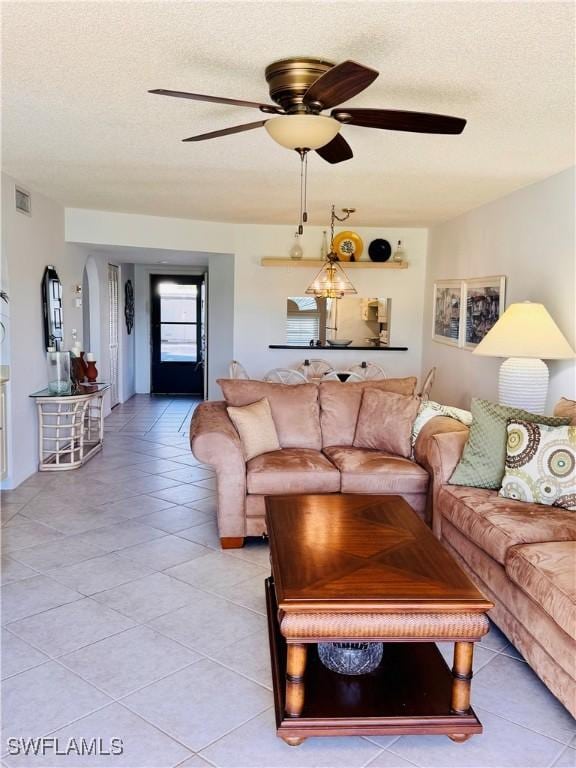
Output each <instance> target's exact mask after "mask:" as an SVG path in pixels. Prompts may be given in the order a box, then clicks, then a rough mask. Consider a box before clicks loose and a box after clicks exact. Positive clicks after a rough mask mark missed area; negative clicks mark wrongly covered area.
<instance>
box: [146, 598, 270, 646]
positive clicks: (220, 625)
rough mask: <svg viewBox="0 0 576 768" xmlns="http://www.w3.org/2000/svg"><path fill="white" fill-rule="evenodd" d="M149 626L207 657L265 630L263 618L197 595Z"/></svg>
mask: <svg viewBox="0 0 576 768" xmlns="http://www.w3.org/2000/svg"><path fill="white" fill-rule="evenodd" d="M148 623H149V625H150V626H151V627H153V628H154V629H157V630H158V631H159V632H161V633H162V634H164V635H166V636H167V637H171V638H172V639H174V640H177V641H178V642H180V643H183V644H184V645H186V646H188V647H190V648H194V649H195V650H198V651H200V653H207V654H210V653H215V652H216V651H218V650H219V649H221V648H226V647H227V646H229V645H232V644H233V643H236V642H238V641H240V640H242V639H243V638H245V637H248V636H249V635H253V634H255V633H256V632H262V633H264V632H265V630H266V619H265V618H264V617H263V616H259V615H258V614H256V613H253V612H252V611H249V610H246V609H245V608H242V607H240V606H238V605H234V604H233V603H229V602H227V601H226V600H221V599H219V598H217V597H216V596H213V595H209V594H207V593H200V592H198V593H197V594H196V596H195V599H194V600H193V601H192V602H189V603H188V604H187V605H185V606H184V607H182V608H179V609H178V610H175V611H172V612H171V613H166V614H165V615H163V616H160V617H159V618H156V619H154V620H152V621H149V622H148Z"/></svg>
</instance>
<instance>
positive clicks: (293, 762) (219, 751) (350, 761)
mask: <svg viewBox="0 0 576 768" xmlns="http://www.w3.org/2000/svg"><path fill="white" fill-rule="evenodd" d="M379 752H380V747H377V746H376V745H375V744H371V743H370V742H369V741H366V740H365V739H361V738H358V737H354V736H340V737H328V738H326V737H325V738H311V739H308V740H307V741H305V742H304V743H303V744H301V745H300V746H299V747H289V746H288V745H287V744H285V743H284V741H282V739H279V738H278V736H276V722H275V720H274V711H273V709H268V710H267V711H266V712H263V713H262V714H260V715H258V717H256V718H253V719H252V720H250V721H249V722H247V723H246V724H245V725H243V726H242V727H240V728H237V729H236V730H235V731H232V733H229V734H228V735H227V736H225V737H224V738H221V739H220V740H219V741H217V742H216V743H215V744H212V745H211V746H209V747H208V748H207V749H204V750H201V756H203V757H206V758H207V759H208V760H209V761H210V762H211V763H213V764H214V765H216V766H219V767H220V768H308V766H310V768H360V767H361V766H364V765H366V764H367V763H368V762H369V761H370V760H371V759H373V758H374V757H376V755H377V754H379Z"/></svg>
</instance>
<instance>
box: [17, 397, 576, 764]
mask: <svg viewBox="0 0 576 768" xmlns="http://www.w3.org/2000/svg"><path fill="white" fill-rule="evenodd" d="M194 405H195V403H194V402H193V401H190V400H185V399H172V400H171V399H167V398H151V397H147V396H136V397H134V398H132V399H131V400H130V401H128V402H127V403H125V404H124V405H122V406H119V407H118V408H116V409H114V412H113V413H112V415H110V416H109V417H108V419H107V420H106V441H105V446H104V450H103V451H102V452H101V453H100V454H99V455H98V456H96V457H95V458H94V459H93V460H92V461H90V462H89V463H88V464H87V465H86V466H85V467H83V468H82V469H81V470H78V471H75V472H70V473H54V474H50V473H43V474H38V475H35V476H34V477H31V478H30V479H29V480H27V481H26V482H25V483H24V484H23V485H22V486H21V487H20V488H18V489H17V490H15V491H11V492H7V493H5V494H3V504H2V514H3V526H4V527H3V530H2V534H3V535H2V554H3V558H2V583H3V587H2V624H3V630H2V677H3V694H4V706H3V714H4V722H3V735H2V754H3V758H2V764H3V765H5V766H25V767H26V768H27V767H28V766H30V768H34V766H58V767H62V768H74V767H75V766H84V765H94V766H111V767H114V768H115V767H116V766H126V767H127V768H148V767H149V768H164V767H168V766H183V767H184V766H185V767H186V768H192V767H193V766H210V765H212V766H222V768H257V767H259V766H261V767H262V768H276V767H278V768H279V767H280V766H282V767H284V766H295V767H297V768H306V766H318V767H325V768H336V767H338V766H342V767H343V768H344V767H345V768H355V767H356V766H358V767H360V766H371V767H372V768H396V767H399V766H406V767H408V766H414V765H416V766H423V767H424V766H429V767H430V768H433V767H434V768H435V767H438V768H444V767H445V766H455V767H458V768H463V767H475V768H490V767H494V768H504V767H506V766H516V767H522V768H528V767H534V768H545V766H556V767H557V768H561V767H563V766H575V765H576V723H575V722H574V721H573V720H572V718H571V717H570V716H569V715H568V713H567V712H566V710H565V709H564V708H563V707H562V706H560V704H558V702H557V701H556V699H555V698H554V697H553V696H552V695H551V694H550V693H548V691H547V689H546V688H545V687H544V685H543V684H542V683H541V682H540V681H539V680H538V678H537V677H536V676H535V675H534V674H533V673H532V671H531V670H530V668H529V667H528V665H527V664H526V663H525V662H524V661H523V660H522V659H521V658H520V657H519V655H518V654H517V652H516V651H515V649H514V648H513V647H512V646H511V645H510V644H508V642H507V640H506V638H505V637H504V636H503V635H502V634H501V633H500V632H499V631H498V630H497V629H496V628H493V629H492V631H491V632H490V634H489V635H488V636H487V637H486V638H485V639H484V641H483V642H482V643H481V645H479V646H478V647H477V651H476V654H475V656H476V663H475V672H476V675H475V679H474V683H473V702H474V706H475V708H476V710H477V712H478V714H479V715H480V718H481V720H482V721H483V723H484V726H485V733H484V735H483V736H480V737H474V738H472V739H471V740H470V741H468V742H467V743H465V744H462V745H456V744H453V743H452V742H451V741H449V740H448V739H447V738H446V737H444V736H435V737H426V736H419V737H408V736H403V737H389V738H371V739H364V738H327V739H319V738H316V739H309V740H308V741H307V742H305V743H304V744H303V745H302V746H301V747H299V748H291V747H288V746H286V745H285V744H284V743H283V742H282V741H280V740H279V739H277V738H276V736H275V735H274V715H273V706H272V692H271V680H270V669H269V662H268V645H267V634H266V622H265V607H264V597H263V580H264V577H265V576H266V575H267V573H268V568H267V565H268V550H267V545H266V544H265V543H264V542H257V541H255V542H251V543H250V544H249V545H248V546H247V547H245V548H244V549H242V550H233V551H228V552H221V551H220V550H219V549H218V536H217V530H216V524H215V496H214V491H213V487H214V485H213V475H212V472H211V471H210V469H209V468H206V467H204V466H202V465H201V464H200V463H199V462H198V461H196V460H195V459H194V457H193V456H192V455H191V453H190V450H189V447H188V441H187V432H188V424H189V420H190V415H191V412H192V411H193V408H194ZM442 650H443V652H444V653H446V654H448V653H449V648H443V649H442ZM48 734H50V735H51V736H53V737H58V739H59V744H60V745H62V744H68V740H69V739H71V738H76V739H80V738H85V739H92V738H100V739H103V740H104V743H105V744H106V743H107V741H108V740H109V739H111V738H114V737H117V738H121V739H122V740H123V742H124V752H123V754H122V755H121V756H116V757H115V756H109V757H104V756H102V757H100V758H95V757H83V758H80V757H75V756H71V755H69V756H67V757H59V756H55V755H54V754H49V755H46V756H44V757H32V756H18V757H16V756H10V755H7V754H6V752H7V738H9V737H15V736H16V737H19V736H24V737H32V736H34V737H40V736H45V735H48Z"/></svg>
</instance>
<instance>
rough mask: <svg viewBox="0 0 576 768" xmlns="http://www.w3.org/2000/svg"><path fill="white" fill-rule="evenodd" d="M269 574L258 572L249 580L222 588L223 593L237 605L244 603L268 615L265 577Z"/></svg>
mask: <svg viewBox="0 0 576 768" xmlns="http://www.w3.org/2000/svg"><path fill="white" fill-rule="evenodd" d="M267 575H268V574H258V576H255V577H253V578H251V579H248V580H247V581H241V582H240V584H234V585H233V586H231V587H227V588H226V589H225V590H222V592H221V594H222V596H223V597H225V598H226V600H230V601H231V602H233V603H236V605H243V606H244V607H245V608H250V610H251V611H256V612H257V613H261V614H262V615H263V616H266V592H265V589H264V582H265V577H266V576H267Z"/></svg>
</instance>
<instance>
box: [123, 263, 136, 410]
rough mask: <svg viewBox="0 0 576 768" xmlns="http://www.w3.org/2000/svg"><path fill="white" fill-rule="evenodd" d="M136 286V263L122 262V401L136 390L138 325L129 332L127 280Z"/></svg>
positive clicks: (127, 398)
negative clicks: (126, 310)
mask: <svg viewBox="0 0 576 768" xmlns="http://www.w3.org/2000/svg"><path fill="white" fill-rule="evenodd" d="M127 280H131V281H132V286H133V287H134V283H135V276H134V264H120V285H119V299H120V301H119V304H120V306H119V315H120V318H119V321H120V389H119V393H120V402H122V403H123V402H125V401H126V400H129V399H130V398H131V397H132V395H133V394H135V392H136V342H135V338H136V326H135V325H134V327H133V328H132V332H131V333H128V330H127V328H126V317H125V314H124V312H125V309H126V290H125V289H126V281H127Z"/></svg>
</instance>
